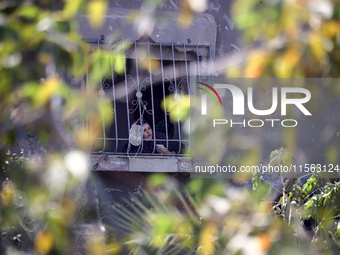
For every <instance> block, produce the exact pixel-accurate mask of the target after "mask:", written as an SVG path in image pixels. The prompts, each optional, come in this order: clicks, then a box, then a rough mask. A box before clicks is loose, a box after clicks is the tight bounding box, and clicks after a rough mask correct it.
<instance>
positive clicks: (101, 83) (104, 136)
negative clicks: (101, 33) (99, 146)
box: [98, 40, 106, 152]
mask: <svg viewBox="0 0 340 255" xmlns="http://www.w3.org/2000/svg"><path fill="white" fill-rule="evenodd" d="M99 41H100V40H98V52H100V47H99ZM99 82H100V86H101V89H103V80H102V77H100V78H99ZM102 123H103V141H104V143H103V152H104V151H105V148H106V134H105V122H104V119H103V120H102Z"/></svg>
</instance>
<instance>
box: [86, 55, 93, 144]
mask: <svg viewBox="0 0 340 255" xmlns="http://www.w3.org/2000/svg"><path fill="white" fill-rule="evenodd" d="M85 66H86V94H87V93H88V91H89V69H88V59H87V54H85ZM90 127H91V120H90V119H88V120H87V121H86V131H87V135H91V136H92V130H91V134H90ZM90 140H92V139H90ZM91 147H92V144H91Z"/></svg>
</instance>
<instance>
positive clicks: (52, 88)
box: [35, 76, 61, 106]
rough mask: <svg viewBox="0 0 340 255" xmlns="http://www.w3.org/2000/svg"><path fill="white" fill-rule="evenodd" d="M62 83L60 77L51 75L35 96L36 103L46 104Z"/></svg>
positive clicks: (38, 104) (39, 104)
mask: <svg viewBox="0 0 340 255" xmlns="http://www.w3.org/2000/svg"><path fill="white" fill-rule="evenodd" d="M60 85H61V81H60V79H59V78H58V77H56V76H52V77H49V78H48V79H47V80H46V81H45V82H44V83H43V84H41V86H40V87H39V90H38V92H37V95H36V97H35V103H36V105H37V106H41V105H44V104H45V103H46V102H47V101H49V100H50V98H51V96H53V94H54V93H56V92H57V90H58V89H59V87H60Z"/></svg>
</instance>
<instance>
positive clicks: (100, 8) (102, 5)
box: [87, 0, 107, 27]
mask: <svg viewBox="0 0 340 255" xmlns="http://www.w3.org/2000/svg"><path fill="white" fill-rule="evenodd" d="M106 9H107V1H105V0H94V1H91V2H89V4H88V6H87V13H88V15H89V21H90V24H91V26H93V27H100V26H101V25H102V24H103V21H104V15H105V12H106Z"/></svg>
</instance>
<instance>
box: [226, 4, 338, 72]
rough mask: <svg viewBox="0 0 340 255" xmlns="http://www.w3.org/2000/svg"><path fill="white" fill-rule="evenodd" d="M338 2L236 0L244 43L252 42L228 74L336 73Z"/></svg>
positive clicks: (234, 16) (236, 17)
mask: <svg viewBox="0 0 340 255" xmlns="http://www.w3.org/2000/svg"><path fill="white" fill-rule="evenodd" d="M339 10H340V4H339V2H338V1H328V0H313V1H284V0H278V1H259V0H250V1H248V0H246V1H236V2H235V4H234V6H233V12H232V14H233V19H234V20H235V23H236V26H237V28H238V29H240V30H241V31H242V35H243V36H242V37H243V38H242V40H241V41H242V43H243V44H244V45H243V47H247V46H249V45H253V46H255V47H254V48H255V49H253V50H251V51H250V52H249V55H248V57H247V63H246V65H245V66H244V67H234V68H232V69H231V70H228V71H227V73H228V75H230V76H233V77H249V78H250V77H280V78H288V77H339V72H338V70H339V65H340V47H339V46H340V23H339V13H340V11H339Z"/></svg>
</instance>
